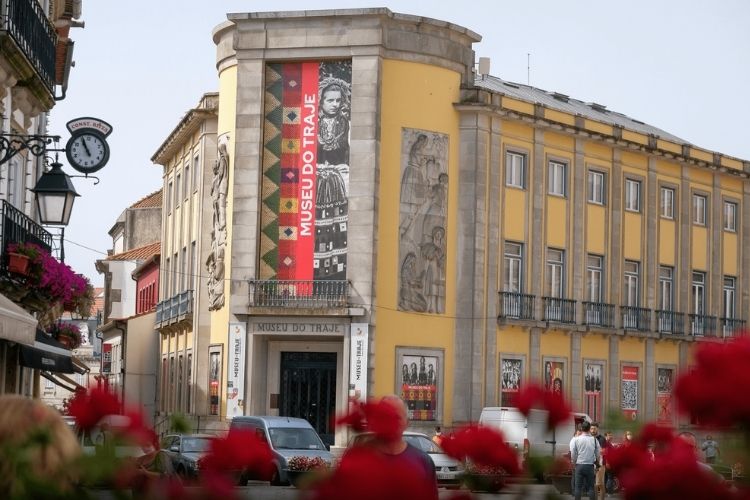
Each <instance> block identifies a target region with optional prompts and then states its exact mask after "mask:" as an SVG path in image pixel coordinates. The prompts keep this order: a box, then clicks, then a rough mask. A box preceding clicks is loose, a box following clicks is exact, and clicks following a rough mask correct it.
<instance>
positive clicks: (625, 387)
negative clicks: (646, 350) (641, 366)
mask: <svg viewBox="0 0 750 500" xmlns="http://www.w3.org/2000/svg"><path fill="white" fill-rule="evenodd" d="M638 392H639V390H638V367H637V366H628V365H623V367H622V384H621V386H620V398H621V399H620V401H621V403H620V407H621V409H622V414H623V415H624V416H625V418H628V419H630V420H636V419H637V418H638Z"/></svg>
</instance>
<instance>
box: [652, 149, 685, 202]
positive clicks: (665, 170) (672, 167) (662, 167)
mask: <svg viewBox="0 0 750 500" xmlns="http://www.w3.org/2000/svg"><path fill="white" fill-rule="evenodd" d="M656 171H657V172H658V173H659V174H660V177H659V179H660V180H666V181H669V182H676V181H677V180H678V179H679V178H680V173H681V171H682V168H681V167H680V165H679V164H677V163H672V162H669V161H665V160H656ZM675 201H677V200H675ZM676 208H677V207H675V209H676Z"/></svg>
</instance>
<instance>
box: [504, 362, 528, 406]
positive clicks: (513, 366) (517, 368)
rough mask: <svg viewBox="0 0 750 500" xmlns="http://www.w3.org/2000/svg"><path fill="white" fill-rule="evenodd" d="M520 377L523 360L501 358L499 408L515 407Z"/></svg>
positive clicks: (519, 388) (519, 387)
mask: <svg viewBox="0 0 750 500" xmlns="http://www.w3.org/2000/svg"><path fill="white" fill-rule="evenodd" d="M522 375H523V360H521V359H514V358H503V359H502V360H501V361H500V377H501V380H500V406H516V398H518V392H519V391H520V390H521V378H522Z"/></svg>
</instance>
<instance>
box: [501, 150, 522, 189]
mask: <svg viewBox="0 0 750 500" xmlns="http://www.w3.org/2000/svg"><path fill="white" fill-rule="evenodd" d="M525 179H526V155H523V154H521V153H513V152H511V151H508V152H506V153H505V185H506V186H512V187H517V188H524V187H526V185H525V184H526V182H525Z"/></svg>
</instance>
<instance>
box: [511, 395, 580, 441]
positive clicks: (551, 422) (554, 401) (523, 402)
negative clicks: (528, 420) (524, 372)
mask: <svg viewBox="0 0 750 500" xmlns="http://www.w3.org/2000/svg"><path fill="white" fill-rule="evenodd" d="M516 406H517V407H518V410H519V411H520V412H521V413H523V414H524V415H525V416H527V417H528V416H529V413H531V409H532V408H541V409H543V410H546V411H547V428H548V429H550V430H551V429H554V428H555V427H557V426H558V425H559V424H560V423H562V422H565V421H566V420H567V419H568V418H570V411H571V410H570V406H569V405H568V403H567V402H566V401H565V398H563V396H562V394H559V393H555V392H552V391H548V390H546V389H544V388H543V387H541V386H539V385H536V384H529V385H526V386H525V387H522V388H521V391H520V392H519V393H518V398H517V399H516Z"/></svg>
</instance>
